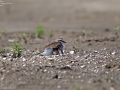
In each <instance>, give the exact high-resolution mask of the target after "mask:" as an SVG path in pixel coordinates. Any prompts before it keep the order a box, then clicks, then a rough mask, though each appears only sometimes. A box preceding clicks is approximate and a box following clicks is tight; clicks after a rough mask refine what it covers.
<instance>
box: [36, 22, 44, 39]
mask: <svg viewBox="0 0 120 90" xmlns="http://www.w3.org/2000/svg"><path fill="white" fill-rule="evenodd" d="M43 33H44V30H43V27H42V25H40V24H39V25H38V26H37V29H36V32H35V34H36V37H38V38H40V37H41V35H42V34H43Z"/></svg>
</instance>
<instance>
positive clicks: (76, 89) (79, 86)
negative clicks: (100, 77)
mask: <svg viewBox="0 0 120 90" xmlns="http://www.w3.org/2000/svg"><path fill="white" fill-rule="evenodd" d="M82 89H83V88H82V86H81V85H76V86H75V88H74V90H82Z"/></svg>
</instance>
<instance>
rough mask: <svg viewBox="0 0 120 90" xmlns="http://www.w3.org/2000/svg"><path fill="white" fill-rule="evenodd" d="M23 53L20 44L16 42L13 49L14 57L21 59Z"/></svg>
mask: <svg viewBox="0 0 120 90" xmlns="http://www.w3.org/2000/svg"><path fill="white" fill-rule="evenodd" d="M21 52H22V49H21V48H20V44H19V43H16V42H14V44H13V49H12V54H13V57H20V56H21Z"/></svg>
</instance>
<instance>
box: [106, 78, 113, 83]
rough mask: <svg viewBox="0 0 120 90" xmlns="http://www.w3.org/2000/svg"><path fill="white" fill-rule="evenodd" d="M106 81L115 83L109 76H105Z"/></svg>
mask: <svg viewBox="0 0 120 90" xmlns="http://www.w3.org/2000/svg"><path fill="white" fill-rule="evenodd" d="M105 80H106V81H107V82H110V83H114V80H113V79H112V78H111V77H109V76H105Z"/></svg>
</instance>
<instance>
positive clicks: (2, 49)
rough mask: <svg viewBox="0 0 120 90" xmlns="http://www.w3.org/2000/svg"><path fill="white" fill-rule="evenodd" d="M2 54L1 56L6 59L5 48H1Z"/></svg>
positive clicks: (0, 52)
mask: <svg viewBox="0 0 120 90" xmlns="http://www.w3.org/2000/svg"><path fill="white" fill-rule="evenodd" d="M0 54H1V56H2V57H6V50H5V48H3V47H1V48H0Z"/></svg>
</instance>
